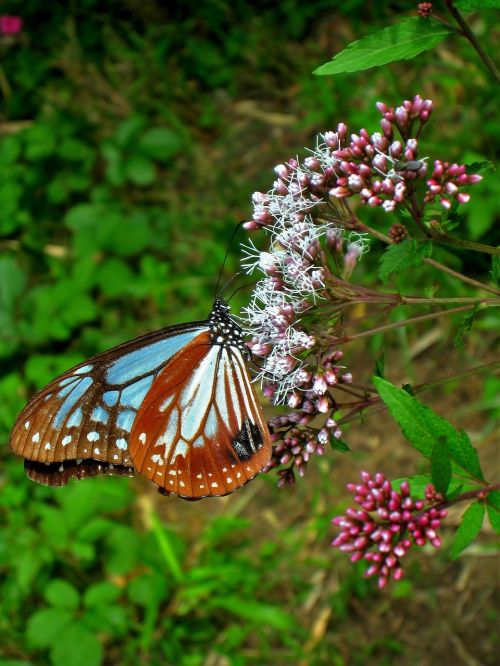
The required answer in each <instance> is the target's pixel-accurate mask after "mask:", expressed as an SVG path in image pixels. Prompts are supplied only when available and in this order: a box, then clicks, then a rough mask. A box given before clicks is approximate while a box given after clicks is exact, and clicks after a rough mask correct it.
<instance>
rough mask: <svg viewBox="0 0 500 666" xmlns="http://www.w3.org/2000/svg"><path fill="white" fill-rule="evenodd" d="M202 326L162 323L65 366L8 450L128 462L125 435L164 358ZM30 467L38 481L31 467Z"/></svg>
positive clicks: (37, 456) (45, 459)
mask: <svg viewBox="0 0 500 666" xmlns="http://www.w3.org/2000/svg"><path fill="white" fill-rule="evenodd" d="M207 330H208V329H207V324H206V322H194V323H192V324H188V325H184V326H175V327H170V328H166V329H163V330H161V331H157V332H155V333H150V334H147V335H144V336H142V337H140V338H137V339H136V340H132V341H130V342H127V343H124V344H123V345H119V346H118V347H115V348H114V349H111V350H109V351H107V352H104V353H103V354H100V355H98V356H96V357H94V358H92V359H90V360H89V361H87V362H85V363H81V364H79V365H77V366H75V367H74V368H72V369H71V370H68V371H67V372H65V373H64V374H63V375H61V376H60V377H58V378H57V379H55V380H54V381H53V382H51V383H50V384H49V385H48V386H47V387H45V388H44V389H42V390H41V391H40V392H39V393H37V394H36V395H35V396H34V397H33V398H32V400H31V401H30V402H29V404H28V405H27V406H26V407H25V409H24V410H23V411H22V412H21V414H20V415H19V417H18V419H17V421H16V423H15V425H14V428H13V431H12V435H11V441H10V446H11V449H12V451H13V452H14V453H16V454H17V455H20V456H23V457H24V458H25V459H27V460H30V461H34V462H37V463H46V464H48V465H50V464H52V463H56V462H63V461H77V460H79V459H83V460H86V459H94V460H97V461H102V462H105V463H112V464H117V465H122V466H131V465H132V463H131V461H130V456H129V452H128V443H129V436H130V431H131V429H132V424H133V422H134V419H135V417H136V414H137V411H138V409H139V407H140V405H141V402H142V399H143V397H144V396H145V395H146V393H147V392H148V390H149V389H150V387H151V385H152V384H153V382H154V380H155V378H156V377H157V376H158V375H159V373H161V371H162V369H163V367H164V366H165V364H166V363H167V362H168V360H169V359H170V358H171V357H172V356H174V355H175V354H176V353H177V352H178V351H179V349H181V348H182V347H184V346H185V345H186V344H189V343H194V344H195V345H196V340H197V339H198V338H199V336H200V335H203V334H204V333H206V331H207ZM30 469H31V471H32V478H34V480H37V478H36V476H37V468H36V466H31V468H30ZM102 469H104V467H103V468H102ZM48 471H50V470H49V469H48ZM48 471H47V473H48ZM101 471H102V470H98V473H101ZM27 472H28V470H27ZM78 474H80V472H78ZM39 476H40V475H39ZM54 478H55V477H54ZM56 485H59V484H56Z"/></svg>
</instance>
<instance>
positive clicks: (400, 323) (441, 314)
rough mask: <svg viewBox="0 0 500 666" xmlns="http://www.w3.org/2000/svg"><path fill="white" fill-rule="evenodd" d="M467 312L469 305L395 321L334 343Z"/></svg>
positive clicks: (469, 308) (341, 338) (470, 308)
mask: <svg viewBox="0 0 500 666" xmlns="http://www.w3.org/2000/svg"><path fill="white" fill-rule="evenodd" d="M499 303H500V301H499ZM468 310H472V307H471V306H470V305H464V306H462V307H460V308H452V309H450V310H440V311H439V312H430V313H429V314H426V315H420V316H419V317H411V318H410V319H405V320H404V321H395V322H391V323H390V324H384V325H383V326H378V327H377V328H372V329H370V330H369V331H363V332H362V333H356V334H355V335H346V336H343V337H340V338H337V339H336V343H338V342H340V343H342V344H344V343H346V342H352V341H353V340H359V339H360V338H367V337H370V336H371V335H375V334H377V333H382V332H385V331H390V330H391V329H394V328H401V327H402V326H408V325H409V324H417V323H419V322H421V321H428V320H430V319H437V318H438V317H445V316H446V315H450V314H458V313H459V312H465V311H468Z"/></svg>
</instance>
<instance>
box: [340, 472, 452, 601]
mask: <svg viewBox="0 0 500 666" xmlns="http://www.w3.org/2000/svg"><path fill="white" fill-rule="evenodd" d="M361 479H362V483H359V484H354V483H350V484H348V485H347V489H348V490H349V491H350V492H351V493H352V494H353V495H354V500H355V501H356V503H357V504H358V505H359V506H360V507H361V508H359V509H358V508H354V507H352V508H349V509H347V511H346V513H345V516H337V517H336V518H334V519H333V521H332V522H333V524H334V525H337V526H338V527H340V530H341V531H340V534H339V536H338V537H337V538H336V539H335V540H334V541H333V543H332V546H335V547H337V548H339V549H340V550H341V551H342V552H344V553H349V554H350V559H351V561H352V562H357V561H358V560H362V559H364V560H366V561H367V562H369V563H370V565H369V567H368V569H367V570H366V573H365V575H366V576H375V575H376V576H378V585H379V587H380V588H383V587H385V586H386V585H387V583H388V581H389V579H390V578H391V577H392V578H394V579H395V580H399V579H400V578H402V577H403V575H404V572H403V569H402V567H401V558H402V557H404V555H406V553H407V552H408V550H409V549H410V548H411V546H412V545H416V546H425V545H426V544H428V543H430V544H431V545H432V546H434V547H435V548H439V547H440V545H441V539H440V538H439V536H438V535H437V530H438V528H439V527H440V525H441V521H442V520H443V518H445V517H446V510H445V509H442V508H439V502H442V501H443V498H442V496H441V495H440V494H439V493H437V492H436V490H435V488H434V486H433V485H432V484H429V485H428V486H427V489H426V493H425V501H424V500H414V499H412V497H411V496H410V487H409V484H408V483H407V482H404V483H402V484H401V488H400V490H399V492H397V491H396V490H394V489H393V488H392V485H391V483H390V481H388V480H387V479H386V478H385V476H384V475H383V474H381V473H377V474H375V476H373V477H372V476H371V475H370V474H368V472H362V473H361Z"/></svg>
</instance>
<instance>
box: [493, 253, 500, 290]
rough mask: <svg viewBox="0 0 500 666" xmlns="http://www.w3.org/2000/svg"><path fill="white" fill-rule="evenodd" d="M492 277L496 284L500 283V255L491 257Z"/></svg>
mask: <svg viewBox="0 0 500 666" xmlns="http://www.w3.org/2000/svg"><path fill="white" fill-rule="evenodd" d="M491 275H492V276H493V279H494V280H495V281H496V282H498V283H500V255H498V254H494V255H493V256H492V257H491Z"/></svg>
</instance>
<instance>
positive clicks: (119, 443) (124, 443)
mask: <svg viewBox="0 0 500 666" xmlns="http://www.w3.org/2000/svg"><path fill="white" fill-rule="evenodd" d="M116 446H117V447H118V448H119V449H121V450H122V451H125V450H126V449H127V440H126V439H123V437H120V438H119V439H117V440H116Z"/></svg>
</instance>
